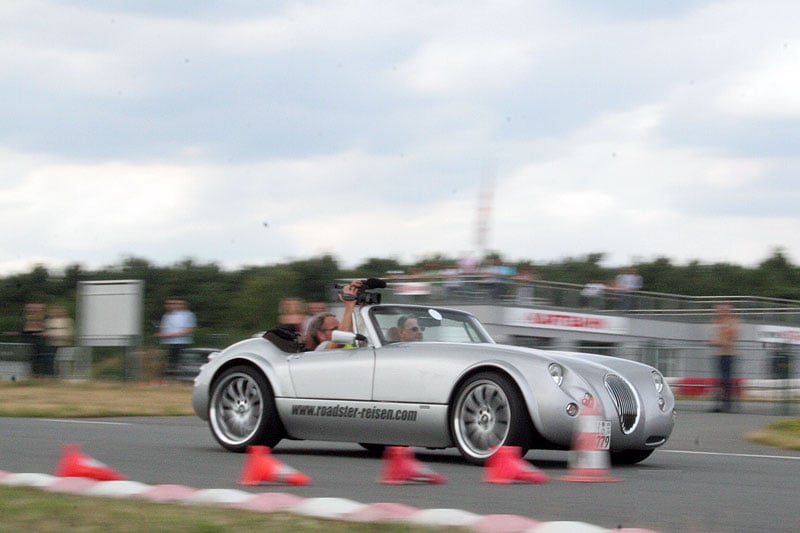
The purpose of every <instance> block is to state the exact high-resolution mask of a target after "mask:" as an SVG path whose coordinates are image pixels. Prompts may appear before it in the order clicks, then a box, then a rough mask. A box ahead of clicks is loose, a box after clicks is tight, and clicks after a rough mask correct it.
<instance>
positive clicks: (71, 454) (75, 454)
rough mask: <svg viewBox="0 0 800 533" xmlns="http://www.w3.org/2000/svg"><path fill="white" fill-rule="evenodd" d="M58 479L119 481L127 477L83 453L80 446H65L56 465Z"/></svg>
mask: <svg viewBox="0 0 800 533" xmlns="http://www.w3.org/2000/svg"><path fill="white" fill-rule="evenodd" d="M55 475H56V476H58V477H85V478H89V479H95V480H97V481H117V480H122V479H127V478H126V477H125V476H123V475H122V474H120V473H119V472H117V471H116V470H114V469H113V468H110V467H109V466H107V465H104V464H103V463H101V462H100V461H98V460H96V459H92V458H91V457H89V456H88V455H85V454H83V453H81V447H80V445H79V444H65V445H64V448H63V449H62V452H61V458H60V459H59V460H58V464H57V465H56V471H55Z"/></svg>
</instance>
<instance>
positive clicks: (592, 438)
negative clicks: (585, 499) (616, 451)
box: [559, 399, 620, 483]
mask: <svg viewBox="0 0 800 533" xmlns="http://www.w3.org/2000/svg"><path fill="white" fill-rule="evenodd" d="M605 424H608V422H607V421H605V420H603V418H602V416H601V415H600V411H599V410H598V409H597V407H596V404H595V400H594V399H592V400H589V401H587V402H586V403H585V404H584V406H583V407H582V408H581V411H580V413H579V415H578V419H577V420H576V421H575V430H574V431H573V433H572V450H571V451H570V452H569V473H568V474H567V475H565V476H561V477H560V478H559V479H561V480H562V481H573V482H579V483H608V482H613V481H620V480H619V479H617V478H614V477H612V476H611V466H610V465H611V454H610V452H609V445H610V444H611V443H610V442H609V441H608V438H607V437H608V435H609V434H610V431H608V430H607V428H604V425H605ZM609 429H610V428H609Z"/></svg>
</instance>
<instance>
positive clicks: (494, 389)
mask: <svg viewBox="0 0 800 533" xmlns="http://www.w3.org/2000/svg"><path fill="white" fill-rule="evenodd" d="M450 427H451V430H452V432H453V439H454V440H455V444H456V447H457V448H458V451H459V452H461V455H463V456H464V458H465V459H466V460H467V461H469V462H471V463H474V464H483V463H484V462H485V461H486V459H488V458H489V457H490V456H491V455H492V454H493V453H494V452H495V450H496V448H499V447H501V446H519V447H520V448H521V449H522V454H523V455H524V454H525V453H526V452H527V451H528V447H529V446H530V443H529V442H530V438H529V437H530V417H529V416H528V411H527V408H526V407H525V402H524V401H523V399H522V395H521V394H520V393H519V390H518V389H517V387H516V385H515V384H514V383H513V382H512V381H511V380H510V379H508V378H507V377H505V376H503V375H502V374H498V373H496V372H482V373H480V374H476V375H474V376H472V377H471V378H469V379H468V380H467V381H466V382H465V383H464V384H463V385H462V386H461V387H460V388H459V389H458V392H457V393H456V395H455V398H454V402H453V406H452V409H451V412H450Z"/></svg>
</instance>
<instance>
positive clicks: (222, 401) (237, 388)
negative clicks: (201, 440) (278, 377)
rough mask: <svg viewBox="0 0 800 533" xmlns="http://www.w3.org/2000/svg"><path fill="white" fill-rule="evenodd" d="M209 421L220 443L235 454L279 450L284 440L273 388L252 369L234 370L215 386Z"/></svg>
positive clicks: (222, 377) (224, 374)
mask: <svg viewBox="0 0 800 533" xmlns="http://www.w3.org/2000/svg"><path fill="white" fill-rule="evenodd" d="M208 420H209V425H210V426H211V433H212V434H213V435H214V438H215V439H217V442H219V443H220V444H221V445H222V446H223V447H224V448H227V449H228V450H231V451H234V452H243V451H245V450H246V449H247V447H248V446H251V445H264V446H270V447H271V446H275V445H276V444H278V442H280V440H281V439H282V438H283V436H284V430H283V426H282V425H281V422H280V419H279V418H278V414H277V411H276V409H275V399H274V397H273V392H272V387H270V385H269V382H268V381H267V379H266V378H265V377H264V376H263V375H262V374H261V373H260V372H259V371H257V370H256V369H254V368H251V367H249V366H235V367H232V368H230V369H228V370H226V371H225V372H224V373H223V374H222V375H221V376H220V377H219V378H218V379H217V380H216V381H215V382H214V384H213V387H212V390H211V401H210V402H209V406H208Z"/></svg>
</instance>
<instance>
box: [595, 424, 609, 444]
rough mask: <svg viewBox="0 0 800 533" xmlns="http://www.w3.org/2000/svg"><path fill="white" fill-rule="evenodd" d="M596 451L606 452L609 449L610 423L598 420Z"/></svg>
mask: <svg viewBox="0 0 800 533" xmlns="http://www.w3.org/2000/svg"><path fill="white" fill-rule="evenodd" d="M596 444H597V449H598V450H608V449H610V448H611V421H610V420H600V421H599V422H598V423H597V443H596Z"/></svg>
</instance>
